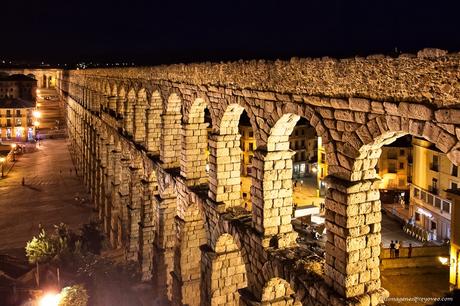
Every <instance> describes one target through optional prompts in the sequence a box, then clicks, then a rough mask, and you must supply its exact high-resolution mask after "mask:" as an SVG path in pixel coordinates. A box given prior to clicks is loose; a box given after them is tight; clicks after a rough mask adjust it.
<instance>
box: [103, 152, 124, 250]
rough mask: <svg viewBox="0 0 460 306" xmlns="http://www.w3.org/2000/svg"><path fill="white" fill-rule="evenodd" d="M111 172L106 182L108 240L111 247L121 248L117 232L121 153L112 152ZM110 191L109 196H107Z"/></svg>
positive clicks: (119, 207)
mask: <svg viewBox="0 0 460 306" xmlns="http://www.w3.org/2000/svg"><path fill="white" fill-rule="evenodd" d="M112 160H113V162H112V165H113V166H112V168H113V169H112V171H113V176H112V177H113V178H112V180H111V182H110V181H108V184H111V186H110V188H108V190H107V191H108V192H107V197H106V198H107V207H108V208H109V209H110V210H111V215H110V216H107V217H108V218H107V223H108V225H109V226H110V227H109V240H110V244H111V245H112V247H117V248H119V247H121V242H122V241H121V238H120V236H121V233H120V232H119V229H120V225H119V220H120V219H119V215H120V213H121V197H120V184H121V175H122V165H121V152H119V151H113V152H112ZM109 191H110V194H109Z"/></svg>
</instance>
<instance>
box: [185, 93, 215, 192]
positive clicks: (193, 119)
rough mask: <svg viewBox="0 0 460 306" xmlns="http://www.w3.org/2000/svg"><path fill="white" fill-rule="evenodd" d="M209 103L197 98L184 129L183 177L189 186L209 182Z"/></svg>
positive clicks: (186, 118) (186, 119)
mask: <svg viewBox="0 0 460 306" xmlns="http://www.w3.org/2000/svg"><path fill="white" fill-rule="evenodd" d="M206 108H207V101H206V100H205V99H203V98H196V99H195V100H194V101H193V103H192V105H191V107H190V111H189V112H188V116H186V117H185V120H184V126H183V129H182V150H181V159H180V166H181V168H180V169H181V175H182V176H183V177H185V178H186V179H187V185H200V184H203V183H206V182H207V173H206V164H207V152H208V150H207V147H208V130H207V129H208V125H209V124H208V123H206V122H205V109H206Z"/></svg>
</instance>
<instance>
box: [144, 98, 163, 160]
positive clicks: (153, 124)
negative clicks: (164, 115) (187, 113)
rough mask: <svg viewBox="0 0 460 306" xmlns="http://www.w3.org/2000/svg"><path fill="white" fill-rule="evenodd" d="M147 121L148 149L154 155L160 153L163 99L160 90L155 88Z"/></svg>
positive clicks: (148, 109) (146, 139)
mask: <svg viewBox="0 0 460 306" xmlns="http://www.w3.org/2000/svg"><path fill="white" fill-rule="evenodd" d="M148 102H149V103H148V106H147V111H146V114H147V121H146V137H145V142H146V145H145V146H146V149H147V152H149V153H150V154H153V155H159V154H160V136H161V109H162V103H163V102H162V99H161V94H160V92H159V91H158V90H153V91H152V93H151V94H150V97H149V99H148Z"/></svg>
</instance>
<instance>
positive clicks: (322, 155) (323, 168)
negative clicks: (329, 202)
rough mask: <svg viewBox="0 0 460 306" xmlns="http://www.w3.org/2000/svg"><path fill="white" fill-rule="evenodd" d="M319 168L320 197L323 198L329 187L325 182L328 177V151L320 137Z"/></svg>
mask: <svg viewBox="0 0 460 306" xmlns="http://www.w3.org/2000/svg"><path fill="white" fill-rule="evenodd" d="M317 155H318V164H317V165H318V166H317V170H316V171H318V173H317V181H318V190H319V196H320V197H323V196H325V195H326V190H327V185H326V183H325V182H324V178H325V177H326V176H327V168H328V165H327V162H326V149H325V148H324V147H323V140H322V138H321V137H318V153H317Z"/></svg>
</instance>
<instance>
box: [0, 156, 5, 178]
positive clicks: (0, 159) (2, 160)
mask: <svg viewBox="0 0 460 306" xmlns="http://www.w3.org/2000/svg"><path fill="white" fill-rule="evenodd" d="M4 162H5V157H3V156H2V157H0V164H1V165H2V178H3V163H4Z"/></svg>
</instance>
